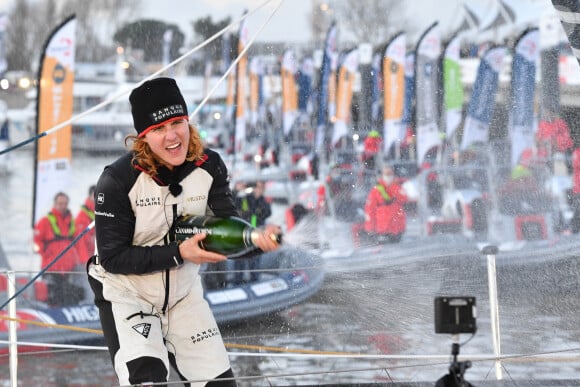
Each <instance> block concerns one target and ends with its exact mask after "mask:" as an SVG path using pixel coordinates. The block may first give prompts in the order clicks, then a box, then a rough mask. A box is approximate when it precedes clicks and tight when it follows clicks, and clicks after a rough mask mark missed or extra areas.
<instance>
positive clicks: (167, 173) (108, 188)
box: [88, 78, 280, 387]
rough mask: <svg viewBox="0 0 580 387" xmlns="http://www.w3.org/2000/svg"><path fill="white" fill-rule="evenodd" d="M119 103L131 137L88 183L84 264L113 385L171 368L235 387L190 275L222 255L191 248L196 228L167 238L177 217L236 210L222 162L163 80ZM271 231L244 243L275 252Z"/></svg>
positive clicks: (158, 379)
mask: <svg viewBox="0 0 580 387" xmlns="http://www.w3.org/2000/svg"><path fill="white" fill-rule="evenodd" d="M129 101H130V102H131V112H132V115H133V123H134V125H135V129H136V130H137V135H136V136H132V140H133V143H132V149H131V152H129V153H127V154H125V155H124V156H121V157H120V158H119V159H117V161H115V162H114V163H112V164H111V165H108V166H107V167H105V169H104V171H103V173H102V174H101V176H100V178H99V181H98V183H97V187H96V191H95V198H96V200H95V231H96V240H97V243H96V245H97V252H96V256H94V257H93V258H92V259H91V262H90V263H89V265H88V272H89V283H90V285H91V288H92V289H93V292H94V294H95V304H96V305H97V307H98V308H99V314H100V319H101V325H102V328H103V333H104V336H105V340H106V343H107V346H108V347H109V353H110V356H111V359H112V361H113V365H114V367H115V372H116V373H117V377H118V378H119V383H120V384H121V385H135V384H151V383H166V382H167V380H168V377H169V370H170V366H171V365H173V366H174V367H175V369H176V370H177V372H178V374H179V375H180V377H181V378H182V379H183V380H203V382H200V383H194V385H195V386H201V385H203V386H211V387H216V386H220V387H225V386H228V387H230V386H236V383H235V381H234V380H233V379H232V378H233V372H232V369H231V368H230V363H229V359H228V354H227V351H226V349H225V346H224V343H223V341H222V338H221V335H220V331H219V328H218V326H217V324H216V321H215V319H214V317H213V314H212V312H211V309H210V308H209V305H208V304H207V302H206V301H205V299H204V297H203V288H202V282H201V278H200V275H199V270H200V265H201V264H204V263H215V262H222V261H224V260H226V259H227V257H226V256H225V255H223V254H219V253H216V252H213V251H208V250H204V249H203V248H202V247H201V243H202V242H203V241H204V240H205V238H206V237H209V235H206V234H205V233H200V234H196V235H193V236H192V237H191V238H188V239H185V240H182V241H180V240H177V238H176V235H175V229H176V223H177V219H178V218H179V217H180V216H181V215H185V214H193V215H208V214H209V215H214V216H217V217H223V218H227V217H232V216H237V215H238V213H237V210H236V207H235V205H234V202H233V200H232V195H231V192H230V189H229V184H228V172H227V169H226V167H225V165H224V162H223V160H222V159H221V157H220V156H219V155H218V154H217V153H216V152H214V151H211V150H209V149H204V148H203V145H202V142H201V138H200V136H199V133H198V132H197V130H196V129H195V128H194V127H193V126H191V125H190V124H189V122H188V119H189V116H188V112H187V105H186V103H185V100H184V99H183V96H182V95H181V92H180V90H179V88H178V87H177V84H176V82H175V81H174V80H173V79H170V78H157V79H153V80H150V81H147V82H145V83H143V84H142V85H141V86H139V87H137V88H136V89H134V90H133V91H132V93H131V95H130V97H129ZM279 233H280V230H279V227H276V226H266V227H264V229H262V230H259V231H258V232H257V235H256V236H255V238H253V242H254V244H255V246H257V247H258V248H259V249H260V250H262V251H272V250H275V249H276V248H278V243H277V242H276V241H275V240H273V239H272V237H271V235H273V234H279ZM200 337H201V338H202V339H199V338H200ZM206 383H207V384H206Z"/></svg>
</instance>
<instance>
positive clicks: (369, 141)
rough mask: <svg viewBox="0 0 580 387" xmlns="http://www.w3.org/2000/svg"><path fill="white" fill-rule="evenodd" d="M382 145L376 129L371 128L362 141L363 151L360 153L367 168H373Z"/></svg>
mask: <svg viewBox="0 0 580 387" xmlns="http://www.w3.org/2000/svg"><path fill="white" fill-rule="evenodd" d="M382 146H383V139H382V138H381V135H380V134H379V132H377V131H376V130H371V131H370V132H369V135H368V136H367V137H366V138H365V141H364V152H363V155H362V161H363V163H364V164H365V166H366V167H367V168H368V169H374V168H375V163H376V158H377V155H378V154H379V152H380V151H381V147H382Z"/></svg>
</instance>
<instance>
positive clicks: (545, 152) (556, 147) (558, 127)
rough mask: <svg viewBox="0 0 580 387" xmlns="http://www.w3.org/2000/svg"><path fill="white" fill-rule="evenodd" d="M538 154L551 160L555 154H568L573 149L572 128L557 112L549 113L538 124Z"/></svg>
mask: <svg viewBox="0 0 580 387" xmlns="http://www.w3.org/2000/svg"><path fill="white" fill-rule="evenodd" d="M536 143H537V147H538V154H539V155H540V156H542V157H545V158H549V157H551V155H552V154H553V153H554V152H561V153H566V152H568V151H570V150H571V149H572V146H573V145H574V144H573V141H572V138H571V137H570V127H569V126H568V124H567V123H566V121H565V120H564V119H563V118H562V117H560V116H559V115H558V113H556V112H548V113H547V114H546V117H545V118H544V119H542V120H541V121H540V122H539V124H538V131H537V132H536Z"/></svg>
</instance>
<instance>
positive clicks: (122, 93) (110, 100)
mask: <svg viewBox="0 0 580 387" xmlns="http://www.w3.org/2000/svg"><path fill="white" fill-rule="evenodd" d="M272 1H274V0H266V1H265V2H264V3H262V4H261V5H259V6H258V7H256V8H255V9H253V10H252V11H251V12H248V13H246V14H244V15H243V16H241V17H239V18H237V19H235V20H234V21H233V22H232V23H230V24H229V25H227V26H226V27H224V28H223V29H221V30H220V31H218V32H216V33H215V34H214V35H213V36H211V37H210V38H208V39H207V40H205V41H204V42H202V43H200V44H198V45H197V46H195V47H194V48H192V49H191V50H189V51H188V52H186V53H185V54H183V55H181V56H180V57H179V58H177V59H175V60H174V61H173V62H171V63H168V64H167V65H166V66H164V67H162V68H161V69H159V70H158V71H156V72H154V73H153V74H151V75H149V76H148V77H146V78H144V79H142V80H141V81H140V82H138V83H137V84H136V85H135V87H138V86H139V85H142V84H143V83H145V82H147V81H148V80H150V79H153V78H155V77H157V76H158V75H160V74H162V73H164V72H165V71H167V70H168V69H169V68H171V67H173V66H175V65H176V64H178V63H180V62H181V61H183V60H184V59H185V58H187V57H189V56H190V55H191V54H193V53H194V52H196V51H199V50H200V49H202V48H203V47H205V46H207V45H208V44H209V43H211V42H213V41H214V40H215V39H217V38H218V37H220V36H222V35H223V34H224V33H225V32H226V31H227V30H228V29H230V28H231V27H232V26H233V25H236V24H239V23H240V22H242V21H243V20H245V19H246V18H248V17H250V16H251V15H253V14H254V13H256V12H257V11H258V10H259V9H261V8H263V7H264V6H266V5H267V4H268V3H270V2H272ZM278 7H279V6H278ZM268 20H269V19H268ZM130 91H131V90H130V89H126V90H121V91H120V92H117V93H116V94H114V95H113V96H112V97H109V98H108V99H106V100H105V101H103V102H101V103H99V104H97V105H95V106H93V107H91V108H89V109H87V110H85V111H84V112H82V113H79V114H77V115H75V116H73V117H71V118H70V119H68V120H66V121H63V122H61V123H60V124H57V125H55V126H53V127H52V128H50V129H48V130H46V132H45V133H46V134H47V135H49V134H52V133H54V132H56V131H58V130H60V129H62V128H64V127H65V126H68V125H70V124H72V123H73V122H76V121H77V120H79V119H80V118H82V117H85V116H87V115H89V114H91V113H93V112H95V111H97V110H99V109H101V108H103V107H105V106H107V105H110V104H111V103H113V102H114V101H116V100H118V99H119V98H121V97H123V96H125V95H126V94H128V93H129V92H130Z"/></svg>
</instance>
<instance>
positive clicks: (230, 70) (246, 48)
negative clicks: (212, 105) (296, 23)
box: [189, 0, 283, 120]
mask: <svg viewBox="0 0 580 387" xmlns="http://www.w3.org/2000/svg"><path fill="white" fill-rule="evenodd" d="M282 3H283V0H281V1H280V2H279V3H278V5H277V6H276V8H274V10H273V11H272V13H271V14H270V16H269V17H268V18H267V19H266V21H265V22H264V24H262V25H261V26H260V28H258V31H256V33H255V34H254V35H253V36H252V38H251V39H250V40H249V42H248V45H247V46H246V47H244V49H243V50H242V52H240V53H239V54H238V56H237V58H236V59H235V60H234V61H233V62H232V63H231V64H230V67H228V69H227V70H226V71H225V73H224V74H223V75H222V77H221V78H220V79H219V80H218V81H217V83H216V84H215V85H214V87H213V88H212V89H211V90H210V91H209V92H208V93H207V95H206V96H205V98H204V99H203V100H202V101H201V102H200V103H199V105H198V106H197V107H196V108H195V110H194V111H193V113H191V114H190V116H189V119H190V120H191V119H192V118H193V117H194V116H195V115H196V114H197V113H198V112H199V110H200V109H201V108H202V107H203V106H204V105H205V103H206V102H207V100H208V99H209V98H210V97H211V96H212V95H213V93H214V92H215V91H216V89H217V88H218V86H219V85H220V84H221V83H222V82H223V81H224V79H226V78H227V76H228V75H229V74H230V73H231V72H232V70H233V69H234V67H235V66H236V65H237V64H238V62H239V61H240V60H241V58H243V57H244V55H245V54H246V52H247V51H248V49H249V48H250V47H251V46H252V44H253V43H254V40H255V39H256V37H257V36H258V35H259V34H260V32H261V31H262V29H264V27H265V26H266V24H268V23H269V22H270V19H272V17H273V16H274V14H275V13H276V12H277V11H278V9H279V8H280V6H281V5H282Z"/></svg>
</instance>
